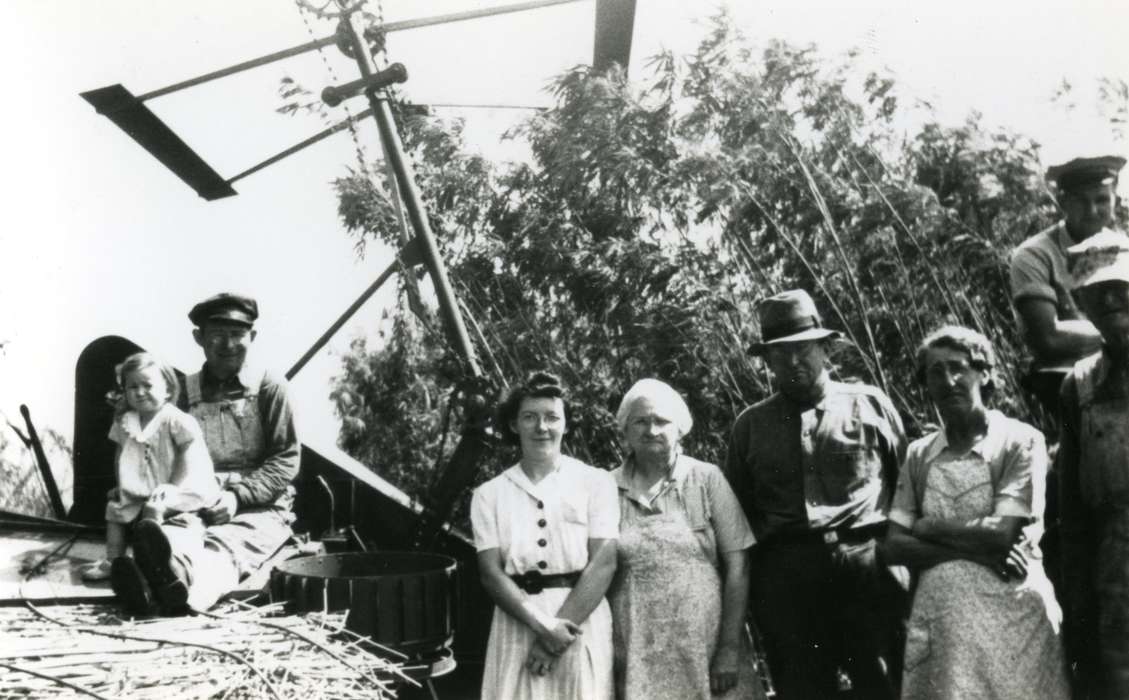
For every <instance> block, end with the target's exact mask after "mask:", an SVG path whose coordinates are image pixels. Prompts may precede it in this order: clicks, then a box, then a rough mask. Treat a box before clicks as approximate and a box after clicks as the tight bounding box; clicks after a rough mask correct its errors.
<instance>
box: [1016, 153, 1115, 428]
mask: <svg viewBox="0 0 1129 700" xmlns="http://www.w3.org/2000/svg"><path fill="white" fill-rule="evenodd" d="M1124 166H1125V159H1124V158H1122V157H1120V156H1111V155H1106V156H1099V157H1094V158H1089V157H1087V158H1074V159H1072V160H1070V161H1068V162H1066V163H1062V164H1060V165H1055V166H1052V167H1051V168H1048V169H1047V174H1046V178H1047V182H1048V183H1049V184H1050V185H1051V187H1052V188H1053V190H1054V192H1055V194H1056V196H1057V198H1058V203H1059V207H1060V208H1061V209H1062V214H1063V218H1062V220H1061V221H1059V222H1058V223H1056V224H1055V225H1054V226H1051V227H1050V228H1048V229H1046V230H1044V231H1041V232H1039V233H1037V234H1036V235H1034V236H1032V237H1031V238H1028V239H1027V240H1026V241H1024V242H1023V243H1022V244H1020V245H1019V246H1018V247H1017V248H1016V249H1015V250H1014V251H1012V254H1011V266H1010V281H1011V300H1012V304H1013V306H1014V307H1015V315H1016V319H1017V321H1018V323H1019V327H1020V331H1021V332H1022V334H1023V338H1024V341H1025V342H1026V343H1027V347H1028V349H1029V350H1030V351H1031V355H1032V360H1033V361H1032V364H1031V369H1030V371H1029V372H1028V373H1027V376H1026V377H1025V378H1024V385H1025V386H1026V387H1027V388H1028V389H1029V390H1030V391H1031V392H1032V393H1033V394H1034V395H1035V397H1036V398H1037V399H1038V400H1039V402H1040V403H1042V404H1043V406H1044V407H1045V408H1046V409H1047V410H1048V411H1049V412H1050V414H1051V415H1052V416H1057V414H1058V390H1059V386H1060V385H1061V384H1062V380H1063V378H1064V377H1065V376H1066V374H1067V373H1068V372H1069V371H1070V368H1071V367H1072V366H1073V364H1074V363H1075V362H1076V361H1078V360H1080V359H1081V358H1083V357H1085V356H1087V355H1090V354H1092V353H1094V352H1097V350H1098V348H1099V347H1100V346H1101V337H1100V336H1099V334H1098V331H1097V329H1096V328H1094V326H1093V324H1091V323H1090V322H1089V321H1087V320H1086V319H1085V317H1084V316H1083V315H1082V313H1081V312H1080V311H1079V309H1078V305H1077V304H1076V303H1075V302H1074V298H1073V297H1072V296H1071V293H1070V292H1071V288H1072V287H1073V280H1072V279H1071V275H1070V271H1069V269H1068V266H1067V260H1066V250H1067V248H1069V247H1070V246H1072V245H1075V244H1077V243H1081V242H1082V241H1084V240H1086V239H1087V238H1089V237H1090V236H1093V235H1094V234H1095V233H1097V232H1098V231H1101V230H1102V229H1105V228H1107V227H1109V226H1111V225H1112V224H1113V220H1114V210H1115V208H1116V205H1117V175H1118V173H1119V172H1120V171H1121V169H1122V168H1123V167H1124Z"/></svg>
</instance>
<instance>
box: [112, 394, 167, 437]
mask: <svg viewBox="0 0 1129 700" xmlns="http://www.w3.org/2000/svg"><path fill="white" fill-rule="evenodd" d="M169 407H170V404H167V403H166V404H162V405H161V407H160V408H158V409H157V412H156V413H154V414H153V417H152V418H150V419H149V423H148V424H147V425H146V426H145V427H144V428H142V427H141V417H140V416H138V415H137V411H132V410H131V411H126V412H125V413H124V414H122V429H123V430H125V433H126V435H128V436H130V437H131V438H133V439H134V440H137V441H138V442H148V441H149V439H150V438H151V437H153V435H154V434H156V432H157V426H158V425H160V420H159V419H160V418H161V416H162V415H163V414H164V413H165V411H167V410H168V409H169Z"/></svg>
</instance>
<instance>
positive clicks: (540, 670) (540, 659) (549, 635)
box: [525, 617, 581, 676]
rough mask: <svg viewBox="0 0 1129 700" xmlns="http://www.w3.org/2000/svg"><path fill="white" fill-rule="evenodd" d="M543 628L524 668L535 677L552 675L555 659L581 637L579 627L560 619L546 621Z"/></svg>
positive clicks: (569, 621)
mask: <svg viewBox="0 0 1129 700" xmlns="http://www.w3.org/2000/svg"><path fill="white" fill-rule="evenodd" d="M543 627H544V629H543V630H542V631H541V632H539V633H538V634H537V640H536V641H535V642H534V643H533V647H532V648H531V649H530V650H529V658H528V659H526V662H525V666H526V668H528V669H529V671H530V673H532V674H533V675H535V676H545V675H548V674H549V673H552V671H553V666H555V665H556V662H557V657H558V656H560V655H561V654H562V653H564V651H565V650H566V649H568V647H569V645H570V644H572V643H573V642H574V641H576V638H577V637H579V636H580V635H581V630H580V625H578V624H576V623H575V622H573V621H572V620H567V619H564V618H560V617H558V618H553V619H552V620H551V621H547V624H545V625H544V626H543Z"/></svg>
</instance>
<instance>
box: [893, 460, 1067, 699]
mask: <svg viewBox="0 0 1129 700" xmlns="http://www.w3.org/2000/svg"><path fill="white" fill-rule="evenodd" d="M994 498H995V489H994V487H993V484H992V476H991V473H990V471H989V467H988V464H987V463H986V462H985V461H984V460H982V459H979V458H978V457H976V456H975V455H973V454H972V453H969V454H967V455H963V456H952V457H948V456H946V457H943V458H941V459H938V460H937V461H935V462H933V463H932V464H931V465H930V467H929V470H928V472H927V475H926V486H925V495H924V498H923V502H922V504H921V512H922V514H923V516H924V517H929V518H938V519H942V520H948V521H952V522H960V523H966V522H969V521H971V520H974V519H976V518H981V517H985V516H988V515H991V514H992V511H993V500H994ZM1056 618H1057V619H1061V612H1060V611H1059V610H1058V606H1057V604H1056V603H1055V601H1054V596H1053V592H1052V591H1051V587H1050V583H1049V581H1047V578H1046V575H1045V573H1044V572H1043V567H1042V561H1041V560H1040V559H1039V558H1037V557H1032V558H1031V563H1030V571H1029V574H1028V576H1027V579H1026V580H1025V581H1014V582H1005V581H1002V580H1000V579H999V578H998V577H997V576H996V574H995V573H993V572H992V571H991V570H989V569H988V568H987V567H985V566H982V565H980V564H975V563H973V562H970V561H965V560H955V561H949V562H944V563H942V564H938V565H936V566H934V567H932V568H930V569H927V570H926V571H925V572H924V573H922V574H921V579H920V581H919V582H918V586H917V591H916V593H915V594H914V600H913V611H912V612H911V613H910V620H909V628H908V631H907V635H906V652H905V654H906V656H905V659H906V661H905V676H904V678H903V681H902V697H903V698H922V699H926V698H927V699H929V700H941V699H944V698H951V699H952V700H963V699H965V698H999V699H1000V700H1004V699H1007V698H1024V699H1036V698H1048V699H1050V698H1054V699H1058V698H1063V699H1065V698H1068V697H1069V692H1068V688H1067V683H1066V676H1065V668H1064V665H1063V657H1062V646H1061V642H1060V640H1059V638H1058V635H1057V630H1056V626H1057V624H1055V625H1053V624H1052V620H1053V619H1056Z"/></svg>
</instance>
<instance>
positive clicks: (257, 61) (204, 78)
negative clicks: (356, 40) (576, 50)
mask: <svg viewBox="0 0 1129 700" xmlns="http://www.w3.org/2000/svg"><path fill="white" fill-rule="evenodd" d="M587 1H589V0H533V1H532V2H519V3H515V4H513V5H505V6H502V7H487V8H484V9H481V10H470V11H467V12H455V13H452V14H449V15H435V16H434V17H421V18H419V19H406V20H401V21H399V22H388V23H387V24H385V25H383V26H382V27H381V30H382V31H383V32H384V33H385V34H389V33H391V32H398V31H403V30H405V29H417V28H419V27H431V26H435V25H438V24H448V23H450V22H462V21H465V20H468V19H478V18H479V17H492V16H494V15H505V14H509V13H511V12H522V11H525V10H536V9H539V8H542V7H549V6H551V5H564V4H568V3H574V2H587ZM336 42H337V35H336V34H333V35H331V36H327V37H323V38H321V39H315V40H314V41H310V42H307V43H305V44H299V45H298V46H294V47H291V48H289V49H283V50H282V51H276V52H274V53H268V54H267V55H265V56H260V57H258V58H252V59H251V60H249V61H243V62H242V63H236V64H235V65H232V66H228V67H227V68H220V69H219V70H217V71H212V72H211V73H205V74H203V75H198V76H196V77H195V78H189V79H188V80H183V81H181V82H179V83H173V84H172V85H169V86H168V87H163V88H159V89H157V90H153V91H152V92H147V93H145V94H144V95H138V97H137V99H138V100H140V101H142V102H144V101H146V100H151V99H153V98H154V97H161V96H163V95H168V94H169V93H172V92H176V91H178V90H183V89H185V88H190V87H194V86H196V85H200V84H202V83H207V82H210V81H212V80H216V79H217V78H226V77H227V76H229V75H234V74H235V73H242V72H243V71H245V70H250V69H252V68H258V67H259V66H265V65H267V64H268V63H274V62H275V61H281V60H282V59H284V58H290V57H291V56H298V55H300V54H304V53H306V52H308V51H314V50H316V49H321V48H324V47H326V46H329V45H331V44H334V43H336Z"/></svg>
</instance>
